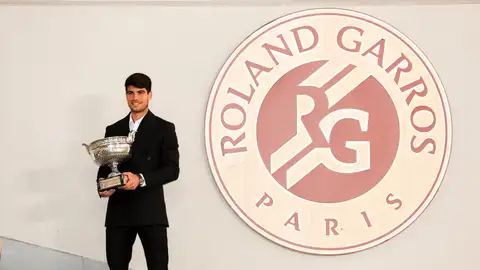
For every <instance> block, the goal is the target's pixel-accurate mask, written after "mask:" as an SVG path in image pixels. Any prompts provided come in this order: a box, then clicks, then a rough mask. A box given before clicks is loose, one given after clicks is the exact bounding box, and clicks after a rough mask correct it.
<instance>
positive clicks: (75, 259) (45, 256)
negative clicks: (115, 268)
mask: <svg viewBox="0 0 480 270" xmlns="http://www.w3.org/2000/svg"><path fill="white" fill-rule="evenodd" d="M0 241H2V250H3V251H2V257H1V258H0V270H108V266H107V265H106V264H105V263H102V262H97V261H92V260H89V259H86V258H83V257H80V256H75V255H71V254H66V253H63V252H59V251H56V250H52V249H47V248H43V247H39V246H35V245H31V244H27V243H23V242H20V241H15V240H12V239H6V238H2V237H0Z"/></svg>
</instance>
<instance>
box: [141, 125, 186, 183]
mask: <svg viewBox="0 0 480 270" xmlns="http://www.w3.org/2000/svg"><path fill="white" fill-rule="evenodd" d="M165 129H166V130H165V131H164V134H165V135H164V141H163V147H162V154H161V158H160V161H159V162H160V164H159V165H160V166H159V169H158V170H156V171H153V172H148V173H143V177H144V178H145V184H146V186H145V188H151V187H155V186H158V185H164V184H167V183H170V182H173V181H175V180H177V179H178V176H179V174H180V166H179V159H180V154H179V151H178V138H177V134H176V131H175V125H174V124H173V123H169V124H168V125H167V126H166V127H165Z"/></svg>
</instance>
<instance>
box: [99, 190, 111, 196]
mask: <svg viewBox="0 0 480 270" xmlns="http://www.w3.org/2000/svg"><path fill="white" fill-rule="evenodd" d="M114 192H115V189H110V190H105V191H102V192H99V193H98V194H99V195H100V197H110V196H112V194H113V193H114Z"/></svg>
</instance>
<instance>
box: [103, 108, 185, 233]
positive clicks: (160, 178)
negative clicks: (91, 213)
mask: <svg viewBox="0 0 480 270" xmlns="http://www.w3.org/2000/svg"><path fill="white" fill-rule="evenodd" d="M129 121H130V114H128V115H127V116H126V117H125V118H123V119H121V120H119V121H117V122H116V123H114V124H112V125H109V126H107V128H106V131H105V137H111V136H126V135H128V133H129V131H130V128H129ZM118 169H119V171H120V172H131V173H141V174H143V176H144V178H145V182H146V186H145V187H140V186H139V187H138V188H137V189H136V190H120V189H118V190H116V191H115V193H113V195H112V196H111V197H109V199H108V207H107V214H106V218H105V225H106V226H109V225H112V226H141V225H158V224H160V225H165V226H167V227H168V226H169V222H168V218H167V211H166V206H165V199H164V192H163V185H165V184H167V183H169V182H172V181H175V180H177V178H178V175H179V173H180V168H179V151H178V140H177V135H176V132H175V125H174V124H173V123H170V122H168V121H165V120H163V119H161V118H160V117H157V116H155V115H154V114H153V113H152V112H151V111H148V113H147V114H146V115H145V117H144V118H143V120H142V122H140V125H139V127H138V129H137V133H136V134H135V141H134V143H133V145H132V157H131V158H130V159H129V160H128V161H127V162H125V163H123V164H120V165H119V166H118ZM110 171H111V170H110V168H109V167H106V166H102V167H100V168H99V169H98V173H97V179H98V178H106V177H107V176H108V174H109V173H110Z"/></svg>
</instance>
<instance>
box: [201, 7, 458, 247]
mask: <svg viewBox="0 0 480 270" xmlns="http://www.w3.org/2000/svg"><path fill="white" fill-rule="evenodd" d="M205 134H206V136H205V142H206V150H207V154H208V160H209V164H210V167H211V170H212V172H213V176H214V179H215V182H216V184H217V185H218V188H219V190H220V192H221V194H222V195H223V197H224V198H225V200H226V201H227V203H228V204H229V205H230V206H231V207H232V209H233V210H234V211H235V213H236V214H238V216H240V217H241V218H242V219H243V220H244V221H245V222H246V224H248V225H249V226H250V227H251V228H253V229H254V230H255V231H257V232H258V233H260V234H261V235H263V236H264V237H266V238H268V239H269V240H271V241H273V242H275V243H277V244H279V245H281V246H284V247H288V248H290V249H293V250H297V251H301V252H306V253H312V254H344V253H351V252H357V251H361V250H364V249H367V248H370V247H373V246H376V245H378V244H380V243H383V242H385V241H386V240H388V239H390V238H392V237H394V236H395V235H398V234H399V233H400V232H401V231H402V230H404V229H405V228H406V227H407V226H409V225H410V224H411V223H412V222H413V221H414V220H415V219H417V218H418V217H419V215H421V213H422V212H423V211H424V210H425V208H426V207H427V205H429V203H430V202H431V201H432V199H433V197H434V195H435V193H436V192H437V190H438V189H439V187H440V184H441V182H442V179H443V177H444V175H445V170H446V166H447V163H448V159H449V155H450V148H451V136H452V135H451V134H452V131H451V117H450V111H449V106H448V101H447V97H446V94H445V90H444V88H443V86H442V84H441V82H440V79H439V78H438V75H437V74H436V73H435V70H434V68H433V67H432V64H431V63H430V62H429V61H428V59H427V58H426V56H425V55H424V54H423V53H422V51H420V49H418V47H417V46H416V45H415V44H414V43H413V42H412V41H411V40H409V39H408V38H407V37H406V36H405V35H403V34H402V33H400V32H399V31H397V30H396V29H394V28H393V27H391V26H390V25H388V24H386V23H385V22H382V21H380V20H378V19H376V18H373V17H371V16H368V15H365V14H362V13H358V12H354V11H349V10H338V9H313V10H306V11H299V12H296V13H292V14H288V15H286V16H284V17H281V18H278V19H276V20H274V21H272V22H270V23H269V24H267V25H265V26H263V27H262V28H260V29H258V30H257V31H255V32H254V33H253V34H251V35H250V36H248V37H247V38H246V39H245V40H244V41H243V42H242V43H241V44H240V46H239V47H237V48H236V50H235V51H234V52H233V53H232V55H231V56H230V58H229V59H228V60H227V61H226V63H225V64H224V66H223V67H222V69H221V71H220V73H219V74H218V76H217V78H216V81H215V84H214V86H213V88H212V91H211V95H210V98H209V102H208V106H207V111H206V120H205Z"/></svg>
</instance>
